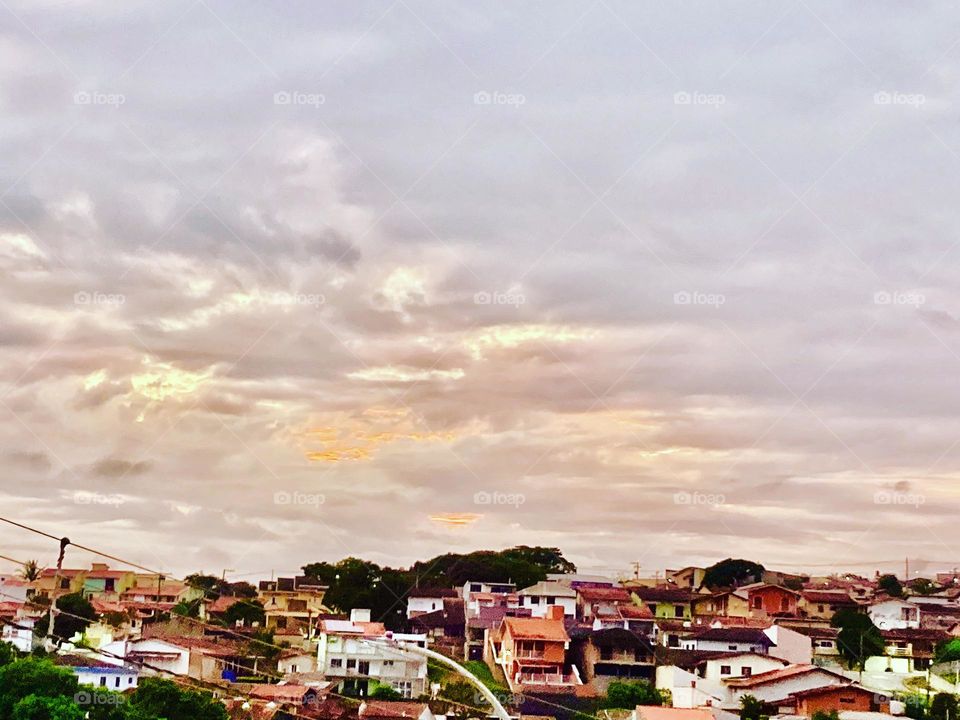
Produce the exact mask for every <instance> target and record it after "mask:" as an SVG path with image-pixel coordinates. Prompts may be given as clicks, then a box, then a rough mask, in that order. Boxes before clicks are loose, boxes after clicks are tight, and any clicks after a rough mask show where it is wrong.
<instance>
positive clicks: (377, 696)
mask: <svg viewBox="0 0 960 720" xmlns="http://www.w3.org/2000/svg"><path fill="white" fill-rule="evenodd" d="M368 697H369V698H370V699H371V700H403V695H401V694H400V693H399V692H397V691H396V690H394V689H393V688H392V687H390V686H389V685H383V684H382V683H377V685H376V686H375V687H374V688H373V690H371V691H370V694H369V696H368Z"/></svg>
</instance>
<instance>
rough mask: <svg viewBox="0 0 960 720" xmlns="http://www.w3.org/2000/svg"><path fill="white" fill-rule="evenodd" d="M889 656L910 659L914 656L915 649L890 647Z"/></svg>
mask: <svg viewBox="0 0 960 720" xmlns="http://www.w3.org/2000/svg"><path fill="white" fill-rule="evenodd" d="M887 655H892V656H894V657H909V656H910V655H913V648H912V647H896V646H892V645H888V646H887Z"/></svg>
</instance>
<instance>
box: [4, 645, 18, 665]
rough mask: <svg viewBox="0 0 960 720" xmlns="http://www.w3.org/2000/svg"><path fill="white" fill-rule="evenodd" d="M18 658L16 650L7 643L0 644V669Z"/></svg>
mask: <svg viewBox="0 0 960 720" xmlns="http://www.w3.org/2000/svg"><path fill="white" fill-rule="evenodd" d="M18 657H19V654H18V653H17V649H16V648H15V647H14V646H13V645H11V644H10V643H7V642H0V667H3V666H4V665H9V664H10V663H12V662H13V661H14V660H16V659H17V658H18Z"/></svg>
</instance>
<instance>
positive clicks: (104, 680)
mask: <svg viewBox="0 0 960 720" xmlns="http://www.w3.org/2000/svg"><path fill="white" fill-rule="evenodd" d="M106 686H107V679H106V678H105V677H101V678H100V687H106Z"/></svg>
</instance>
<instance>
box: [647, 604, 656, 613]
mask: <svg viewBox="0 0 960 720" xmlns="http://www.w3.org/2000/svg"><path fill="white" fill-rule="evenodd" d="M647 610H649V611H650V614H651V615H656V614H657V606H656V605H647Z"/></svg>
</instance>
